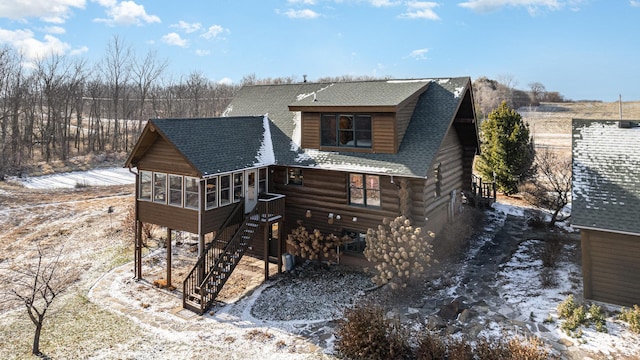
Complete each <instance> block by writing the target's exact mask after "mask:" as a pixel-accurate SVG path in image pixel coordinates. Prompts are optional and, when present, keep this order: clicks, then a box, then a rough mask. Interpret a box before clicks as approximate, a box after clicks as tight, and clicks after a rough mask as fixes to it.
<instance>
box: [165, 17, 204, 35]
mask: <svg viewBox="0 0 640 360" xmlns="http://www.w3.org/2000/svg"><path fill="white" fill-rule="evenodd" d="M171 27H172V28H178V29H180V30H182V31H184V32H186V33H187V34H191V33H192V32H196V31H198V30H200V29H201V28H202V24H200V23H197V22H196V23H188V22H186V21H182V20H180V21H178V23H177V24H173V25H171Z"/></svg>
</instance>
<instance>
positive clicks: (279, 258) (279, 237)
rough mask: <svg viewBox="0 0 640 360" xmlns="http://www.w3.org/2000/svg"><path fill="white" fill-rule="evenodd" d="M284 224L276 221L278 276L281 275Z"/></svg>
mask: <svg viewBox="0 0 640 360" xmlns="http://www.w3.org/2000/svg"><path fill="white" fill-rule="evenodd" d="M283 226H284V222H283V221H280V220H278V254H277V255H278V274H282V230H283V229H284V228H283Z"/></svg>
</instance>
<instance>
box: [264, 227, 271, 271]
mask: <svg viewBox="0 0 640 360" xmlns="http://www.w3.org/2000/svg"><path fill="white" fill-rule="evenodd" d="M270 227H271V222H269V220H268V219H267V221H266V222H265V223H264V240H263V243H264V254H263V255H264V280H265V281H266V280H269V232H270V231H269V230H270Z"/></svg>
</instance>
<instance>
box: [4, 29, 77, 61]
mask: <svg viewBox="0 0 640 360" xmlns="http://www.w3.org/2000/svg"><path fill="white" fill-rule="evenodd" d="M1 43H4V44H9V45H11V46H13V47H14V48H16V49H17V50H18V51H19V52H21V53H22V54H24V56H25V58H27V59H29V60H34V59H37V58H43V57H47V56H49V55H62V54H64V53H65V52H67V51H68V50H69V49H71V45H69V44H68V43H65V42H63V41H60V39H58V38H56V37H55V36H52V35H45V36H44V40H38V39H36V38H35V37H34V34H33V31H31V30H5V29H0V44H1Z"/></svg>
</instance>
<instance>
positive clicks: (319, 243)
mask: <svg viewBox="0 0 640 360" xmlns="http://www.w3.org/2000/svg"><path fill="white" fill-rule="evenodd" d="M347 239H348V238H347V237H342V238H339V237H337V236H336V235H334V234H327V235H323V234H322V233H321V232H320V231H319V230H317V229H316V230H313V232H311V233H309V232H308V231H307V229H306V228H305V227H304V226H302V225H300V226H298V227H297V228H295V229H293V231H291V234H289V235H288V236H287V244H289V245H291V253H292V254H293V255H295V256H300V257H301V258H304V259H308V260H321V259H325V260H329V259H332V258H334V257H335V255H336V248H338V247H339V246H340V245H342V244H344V243H345V241H346V240H347Z"/></svg>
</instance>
